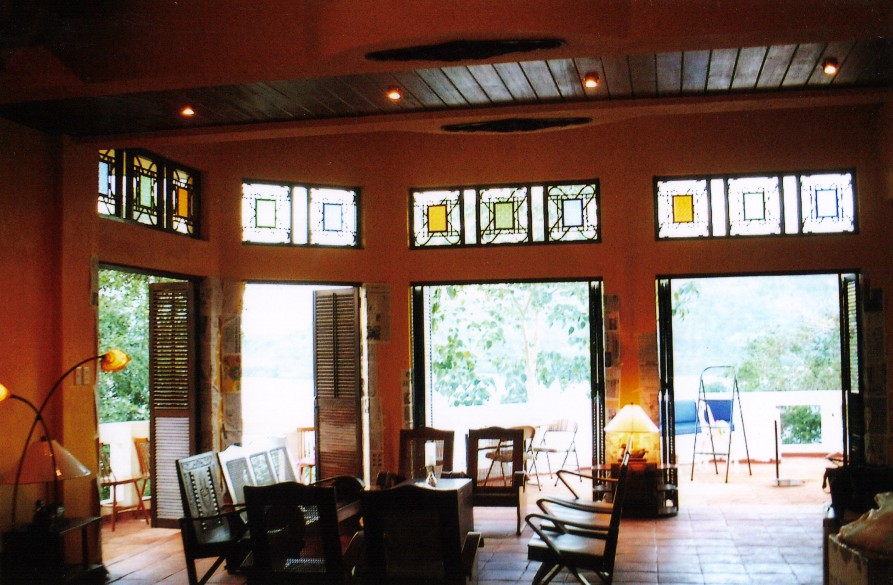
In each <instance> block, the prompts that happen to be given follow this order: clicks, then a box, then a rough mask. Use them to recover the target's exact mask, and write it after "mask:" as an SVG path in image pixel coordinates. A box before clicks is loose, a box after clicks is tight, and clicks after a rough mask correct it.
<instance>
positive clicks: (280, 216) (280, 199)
mask: <svg viewBox="0 0 893 585" xmlns="http://www.w3.org/2000/svg"><path fill="white" fill-rule="evenodd" d="M290 195H291V189H289V187H287V186H285V185H271V184H267V183H242V240H243V241H245V242H258V243H266V244H277V243H278V244H287V243H289V242H291V197H290Z"/></svg>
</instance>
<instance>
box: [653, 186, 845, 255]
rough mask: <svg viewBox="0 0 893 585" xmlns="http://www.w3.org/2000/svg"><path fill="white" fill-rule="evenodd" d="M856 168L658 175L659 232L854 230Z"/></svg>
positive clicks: (676, 234)
mask: <svg viewBox="0 0 893 585" xmlns="http://www.w3.org/2000/svg"><path fill="white" fill-rule="evenodd" d="M853 177H854V175H853V173H852V172H851V171H845V172H823V173H769V174H766V175H762V176H752V175H751V176H734V175H727V176H721V175H714V176H703V177H694V178H668V177H665V178H661V177H658V178H656V179H655V186H656V187H655V205H656V208H657V225H656V229H657V237H658V238H659V239H661V238H700V237H725V236H765V235H799V234H807V233H844V232H855V231H856V198H855V190H854V187H853Z"/></svg>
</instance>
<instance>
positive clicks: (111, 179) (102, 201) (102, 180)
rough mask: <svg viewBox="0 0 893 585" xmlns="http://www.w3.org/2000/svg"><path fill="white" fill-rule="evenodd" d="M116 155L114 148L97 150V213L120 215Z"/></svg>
mask: <svg viewBox="0 0 893 585" xmlns="http://www.w3.org/2000/svg"><path fill="white" fill-rule="evenodd" d="M116 165H117V157H116V155H115V151H114V150H100V151H99V213H101V214H102V215H112V216H115V217H121V216H122V215H123V214H122V209H121V199H120V197H119V196H118V184H117V174H116V168H117V167H116Z"/></svg>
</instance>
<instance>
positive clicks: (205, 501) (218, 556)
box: [177, 451, 248, 585]
mask: <svg viewBox="0 0 893 585" xmlns="http://www.w3.org/2000/svg"><path fill="white" fill-rule="evenodd" d="M177 479H178V481H179V483H180V497H181V499H182V501H183V513H184V514H185V516H184V517H183V518H180V534H181V536H182V538H183V556H184V557H185V558H186V575H187V577H188V579H189V585H204V583H207V582H208V580H209V579H210V578H211V576H212V575H213V574H214V572H215V571H216V570H217V569H218V568H219V567H220V565H222V564H223V563H224V562H226V568H227V569H228V570H230V571H233V570H236V569H238V568H239V567H240V566H241V564H242V561H243V560H244V558H245V556H246V555H247V553H248V526H247V523H246V522H245V519H244V518H243V517H242V511H241V510H240V509H235V508H231V507H230V508H227V507H225V506H224V502H223V494H224V491H223V489H224V488H223V480H222V478H221V475H220V463H219V461H218V460H217V453H215V452H213V451H208V452H207V453H201V454H199V455H193V456H191V457H184V458H182V459H178V460H177ZM206 558H215V560H214V562H213V563H212V564H211V566H210V567H209V568H208V569H207V571H205V573H204V574H203V575H202V576H201V578H199V577H198V571H197V570H196V565H195V561H196V560H197V559H206Z"/></svg>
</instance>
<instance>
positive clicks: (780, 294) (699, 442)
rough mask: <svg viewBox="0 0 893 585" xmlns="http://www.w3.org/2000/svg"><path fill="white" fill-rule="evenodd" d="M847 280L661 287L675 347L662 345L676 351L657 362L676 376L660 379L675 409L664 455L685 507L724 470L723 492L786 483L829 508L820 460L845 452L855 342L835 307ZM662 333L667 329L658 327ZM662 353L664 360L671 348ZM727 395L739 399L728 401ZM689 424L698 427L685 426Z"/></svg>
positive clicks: (751, 279)
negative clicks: (670, 454)
mask: <svg viewBox="0 0 893 585" xmlns="http://www.w3.org/2000/svg"><path fill="white" fill-rule="evenodd" d="M852 277H854V275H848V276H847V275H840V274H836V273H833V274H799V275H763V276H723V277H699V278H673V279H670V280H667V281H663V283H664V284H665V285H666V287H667V289H666V290H667V292H668V293H669V294H667V295H664V297H663V299H664V300H663V302H664V303H668V304H669V305H670V310H669V311H662V313H663V314H664V315H670V320H671V323H670V327H669V331H671V332H672V335H671V337H672V338H671V340H670V342H669V343H667V341H666V337H665V336H663V335H662V336H661V340H662V343H663V344H664V345H669V346H670V347H669V351H670V352H671V355H669V356H668V357H669V359H666V360H664V361H665V362H667V363H669V364H670V365H671V368H672V372H671V373H670V374H671V375H670V376H668V377H667V378H666V379H668V380H670V381H671V383H670V388H668V389H667V393H668V395H669V399H670V401H672V403H673V406H674V423H675V425H674V427H675V428H674V429H672V430H673V431H674V437H673V440H672V441H671V444H672V447H673V448H674V450H675V457H676V461H677V463H678V465H679V470H678V475H679V485H680V490H681V491H682V494H681V497H682V499H683V500H687V501H692V499H691V494H689V496H688V497H687V496H686V493H685V490H686V488H689V489H690V490H691V489H695V486H697V484H699V483H700V484H704V483H717V482H722V480H723V471H724V470H723V467H724V466H725V465H726V464H728V463H731V469H732V474H731V478H730V479H729V480H728V481H729V483H736V482H737V483H743V484H748V483H749V484H751V485H753V482H758V483H761V484H766V483H771V482H775V485H776V486H779V485H786V484H785V483H783V481H782V480H784V481H786V482H788V483H789V484H791V483H792V484H795V485H804V486H806V489H808V490H813V491H812V492H811V493H813V494H814V495H815V497H816V498H821V499H824V495H823V494H822V493H821V480H822V473H823V471H824V468H825V467H827V466H828V465H829V462H828V460H827V459H826V458H827V457H829V456H839V455H840V454H841V453H842V452H844V450H845V445H844V440H845V436H846V435H845V429H846V420H845V415H844V412H843V409H842V407H841V404H842V402H841V400H842V396H843V395H844V393H845V392H846V391H847V390H848V384H847V382H848V381H849V379H850V376H849V372H848V371H847V367H846V364H847V360H846V359H844V357H843V356H844V355H845V354H846V355H847V357H848V354H849V352H848V351H846V350H845V348H846V347H848V343H849V341H850V339H849V335H848V334H846V332H847V331H848V326H847V325H846V323H847V321H848V319H849V315H847V314H846V313H845V311H844V306H845V305H844V303H842V302H841V297H842V296H844V295H845V291H846V287H845V286H844V284H845V281H846V280H847V278H852ZM659 287H660V284H659ZM661 327H662V328H666V324H665V323H664V322H663V321H662V323H661ZM853 342H854V343H855V341H854V340H853ZM661 351H662V355H667V351H668V348H667V347H662V348H661ZM718 376H719V377H718ZM734 385H737V389H738V392H737V396H735V395H734V393H731V392H728V390H729V389H730V388H732V387H733V386H734ZM711 392H718V393H716V394H712V393H711ZM714 396H723V397H729V398H731V399H732V401H731V403H730V404H729V407H730V408H732V409H733V410H732V411H733V413H734V414H733V417H732V419H731V420H729V421H725V420H722V419H723V415H719V414H717V415H716V416H715V417H714V414H713V411H711V410H710V406H711V398H712V397H714ZM705 398H706V400H705ZM723 400H725V398H723ZM705 403H706V406H705ZM712 406H713V407H714V410H716V408H717V405H716V404H712ZM720 406H722V405H720ZM685 413H688V414H692V413H694V415H696V416H697V417H698V420H697V421H687V420H686V416H688V414H685ZM686 423H691V424H688V425H686ZM696 428H697V430H696ZM670 430H671V429H666V428H665V429H663V431H664V432H665V433H667V432H669V431H670ZM711 439H712V440H713V441H714V443H710V441H711ZM729 449H730V455H729V456H728V457H725V456H724V453H726V452H728V451H729ZM714 452H717V453H721V454H723V455H720V456H719V457H717V456H715V455H713V453H714ZM717 459H719V460H720V461H721V465H720V467H719V473H716V462H717ZM748 459H749V462H750V463H751V466H748ZM749 467H751V468H752V469H753V470H754V472H753V475H754V476H755V477H753V478H751V477H749ZM794 480H796V481H794ZM801 482H802V483H801ZM716 489H719V488H716ZM698 497H700V496H698Z"/></svg>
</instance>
